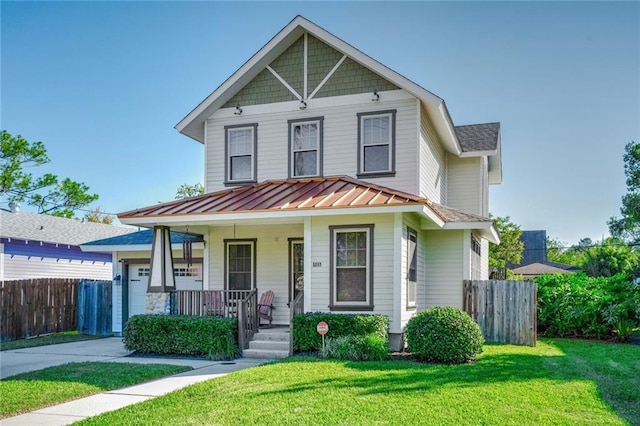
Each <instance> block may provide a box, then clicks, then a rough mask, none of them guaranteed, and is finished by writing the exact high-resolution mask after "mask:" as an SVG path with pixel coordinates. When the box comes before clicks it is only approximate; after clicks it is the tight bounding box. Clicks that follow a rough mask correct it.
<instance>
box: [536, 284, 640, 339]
mask: <svg viewBox="0 0 640 426" xmlns="http://www.w3.org/2000/svg"><path fill="white" fill-rule="evenodd" d="M535 282H536V284H537V285H538V332H540V333H543V334H544V335H546V336H560V337H562V336H580V337H596V338H601V337H604V336H608V335H612V336H615V337H617V338H619V339H621V340H626V339H627V338H628V337H629V335H630V334H631V332H632V331H633V328H634V327H638V326H640V285H638V284H635V283H633V281H632V279H631V278H630V277H627V276H626V275H623V274H618V275H614V276H613V277H607V278H605V277H600V278H591V277H588V276H586V275H585V274H584V273H575V274H555V275H543V276H540V277H537V278H536V279H535Z"/></svg>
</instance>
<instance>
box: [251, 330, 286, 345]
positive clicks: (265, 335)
mask: <svg viewBox="0 0 640 426" xmlns="http://www.w3.org/2000/svg"><path fill="white" fill-rule="evenodd" d="M289 337H290V335H289V332H288V331H270V330H260V331H258V332H257V333H256V334H254V335H253V339H252V340H254V341H264V340H269V341H277V342H288V341H289Z"/></svg>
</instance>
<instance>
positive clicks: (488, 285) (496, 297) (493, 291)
mask: <svg viewBox="0 0 640 426" xmlns="http://www.w3.org/2000/svg"><path fill="white" fill-rule="evenodd" d="M536 291H537V287H536V284H535V283H534V282H533V281H494V280H490V281H471V280H465V281H464V282H463V299H462V304H463V309H464V311H465V312H466V313H468V314H469V315H470V316H471V318H473V320H474V321H475V322H476V323H478V325H479V326H480V329H481V330H482V333H483V334H484V338H485V340H486V341H487V342H499V343H513V344H516V345H529V346H535V345H536V334H537V326H536V322H537V312H536Z"/></svg>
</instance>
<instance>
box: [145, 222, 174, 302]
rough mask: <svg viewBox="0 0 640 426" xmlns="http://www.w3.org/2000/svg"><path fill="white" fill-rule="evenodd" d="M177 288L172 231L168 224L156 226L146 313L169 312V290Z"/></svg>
mask: <svg viewBox="0 0 640 426" xmlns="http://www.w3.org/2000/svg"><path fill="white" fill-rule="evenodd" d="M175 289H176V281H175V277H174V276H173V254H172V253H171V231H170V229H169V227H168V226H154V228H153V245H152V246H151V267H150V272H149V285H148V286H147V297H146V309H145V311H146V313H147V314H168V313H169V309H170V306H169V292H170V291H173V290H175Z"/></svg>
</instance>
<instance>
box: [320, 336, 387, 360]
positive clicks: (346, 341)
mask: <svg viewBox="0 0 640 426" xmlns="http://www.w3.org/2000/svg"><path fill="white" fill-rule="evenodd" d="M320 353H321V354H322V356H323V357H324V358H335V359H340V360H345V361H382V360H385V359H387V358H388V357H389V347H388V346H387V342H386V341H385V340H384V339H383V338H382V337H380V336H378V335H376V334H366V335H364V336H353V335H352V336H339V337H333V338H329V339H326V345H325V348H324V350H321V351H320Z"/></svg>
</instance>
